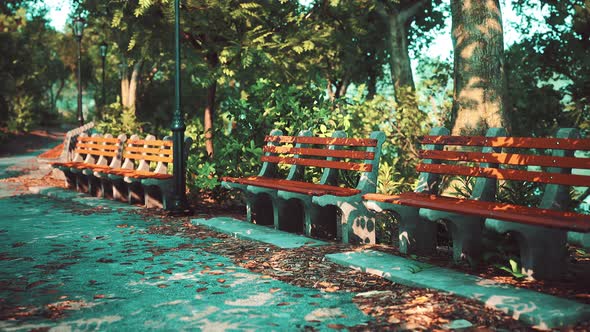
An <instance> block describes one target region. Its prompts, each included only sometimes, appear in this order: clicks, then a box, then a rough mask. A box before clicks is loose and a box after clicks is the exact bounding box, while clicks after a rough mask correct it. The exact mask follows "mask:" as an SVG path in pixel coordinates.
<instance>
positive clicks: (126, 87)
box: [120, 59, 129, 107]
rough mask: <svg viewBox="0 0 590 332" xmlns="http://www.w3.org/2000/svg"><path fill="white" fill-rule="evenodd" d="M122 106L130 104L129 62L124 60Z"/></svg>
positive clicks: (122, 67)
mask: <svg viewBox="0 0 590 332" xmlns="http://www.w3.org/2000/svg"><path fill="white" fill-rule="evenodd" d="M120 74H121V106H123V107H126V106H127V104H129V102H128V100H129V76H128V75H127V61H125V59H123V63H122V66H121V73H120Z"/></svg>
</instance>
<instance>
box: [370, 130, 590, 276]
mask: <svg viewBox="0 0 590 332" xmlns="http://www.w3.org/2000/svg"><path fill="white" fill-rule="evenodd" d="M504 136H505V131H504V130H502V129H498V128H496V129H490V130H489V131H488V133H487V137H466V136H448V131H447V130H446V129H444V128H436V129H434V130H433V132H431V135H429V136H425V137H424V138H423V139H422V144H423V145H424V150H422V151H420V157H421V159H422V161H421V163H419V164H418V166H417V170H418V171H419V172H421V173H420V180H419V184H418V189H417V190H416V191H415V192H407V193H402V194H399V195H382V194H367V195H364V199H365V200H367V203H366V205H367V207H368V208H369V209H371V210H376V211H382V210H387V211H392V212H394V213H395V214H397V217H398V220H399V221H400V230H399V232H400V233H399V237H400V248H401V249H402V251H404V252H412V251H416V252H420V251H422V252H424V251H426V252H427V251H430V250H432V249H433V248H434V246H435V244H436V241H435V234H434V233H435V225H436V224H435V222H436V221H437V220H441V219H442V220H444V221H446V222H447V224H448V226H449V230H450V232H451V237H452V240H453V256H454V258H455V259H456V260H459V259H461V258H468V259H470V260H477V258H478V257H479V255H480V251H481V242H482V231H483V229H484V227H485V228H486V230H492V231H495V232H500V233H506V232H512V233H513V234H515V235H516V239H517V240H518V242H519V246H520V259H521V265H522V272H523V273H525V274H527V275H529V276H530V277H535V278H541V279H546V278H556V277H558V276H559V275H560V274H561V272H563V267H564V265H565V263H566V257H565V254H566V248H565V245H566V241H567V232H568V231H574V232H590V215H586V214H580V213H576V212H572V211H567V210H566V208H567V207H568V206H569V202H570V191H569V190H570V187H571V186H582V187H590V176H588V175H581V174H572V173H571V171H572V169H586V170H587V169H590V158H579V157H576V156H575V155H574V152H575V151H576V150H585V151H588V150H590V139H580V138H578V134H577V131H575V130H574V129H561V130H559V132H558V133H557V135H556V138H532V137H504ZM444 147H451V149H450V150H449V151H444V150H443V148H444ZM475 148H481V151H475ZM502 149H506V151H504V152H503V151H502ZM546 149H551V150H552V154H551V155H543V154H541V153H539V152H540V151H544V150H546ZM532 168H537V170H533V169H532ZM538 169H540V170H538ZM445 176H446V177H448V176H451V177H452V176H460V177H475V178H476V179H477V180H476V182H475V185H474V186H473V190H472V193H471V197H469V198H457V197H447V196H443V195H441V192H442V191H443V189H444V188H442V187H441V185H440V184H441V179H442V178H443V177H445ZM506 181H525V182H531V183H538V184H541V185H542V186H543V187H544V189H543V196H542V199H541V203H540V204H539V206H536V207H532V206H523V205H518V204H509V203H504V202H498V201H496V192H497V187H498V182H500V183H504V182H506Z"/></svg>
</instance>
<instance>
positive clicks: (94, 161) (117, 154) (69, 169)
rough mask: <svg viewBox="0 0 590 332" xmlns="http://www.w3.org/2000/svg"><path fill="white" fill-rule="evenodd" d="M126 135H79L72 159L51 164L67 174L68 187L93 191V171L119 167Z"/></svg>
mask: <svg viewBox="0 0 590 332" xmlns="http://www.w3.org/2000/svg"><path fill="white" fill-rule="evenodd" d="M125 139H126V136H125V135H119V136H118V137H113V136H112V135H110V134H106V135H104V136H103V135H99V134H93V135H92V136H88V135H86V134H85V133H82V134H80V136H78V137H77V139H76V143H75V148H74V156H73V158H72V160H71V161H61V162H52V163H50V165H51V166H52V167H54V168H57V169H59V170H61V171H62V172H63V173H64V175H65V183H66V187H67V188H70V189H73V188H75V189H76V190H77V191H81V192H91V193H93V191H94V189H95V187H94V186H93V178H92V172H94V171H96V170H99V169H109V168H113V167H118V166H119V165H120V163H121V153H122V146H123V143H124V142H125Z"/></svg>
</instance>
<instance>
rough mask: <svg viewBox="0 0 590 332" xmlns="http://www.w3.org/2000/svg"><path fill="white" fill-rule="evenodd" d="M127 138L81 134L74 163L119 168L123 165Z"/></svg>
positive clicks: (75, 151)
mask: <svg viewBox="0 0 590 332" xmlns="http://www.w3.org/2000/svg"><path fill="white" fill-rule="evenodd" d="M126 138H127V137H126V136H125V135H119V136H118V137H113V136H112V135H111V134H105V135H104V136H101V135H99V134H93V135H92V136H87V135H86V134H81V135H80V136H78V138H77V140H76V147H75V149H74V161H83V162H85V163H87V164H96V165H107V166H110V167H118V166H119V165H120V164H121V154H122V148H123V143H124V142H125V139H126Z"/></svg>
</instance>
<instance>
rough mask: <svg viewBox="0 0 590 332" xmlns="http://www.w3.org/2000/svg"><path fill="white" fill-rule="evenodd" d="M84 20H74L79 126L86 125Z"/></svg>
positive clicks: (78, 18) (79, 18)
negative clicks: (83, 51)
mask: <svg viewBox="0 0 590 332" xmlns="http://www.w3.org/2000/svg"><path fill="white" fill-rule="evenodd" d="M85 23H86V22H85V21H84V19H83V18H81V17H77V18H76V19H74V35H75V36H76V39H77V40H78V124H79V125H80V126H83V125H84V115H83V114H82V34H83V33H84V24H85Z"/></svg>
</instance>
